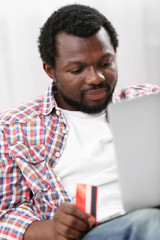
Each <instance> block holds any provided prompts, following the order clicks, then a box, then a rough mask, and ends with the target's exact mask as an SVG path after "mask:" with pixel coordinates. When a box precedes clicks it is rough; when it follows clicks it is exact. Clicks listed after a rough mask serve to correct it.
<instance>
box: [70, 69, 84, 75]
mask: <svg viewBox="0 0 160 240" xmlns="http://www.w3.org/2000/svg"><path fill="white" fill-rule="evenodd" d="M83 70H84V68H77V69H75V70H70V72H71V73H73V74H78V73H81V72H83Z"/></svg>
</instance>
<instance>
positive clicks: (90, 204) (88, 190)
mask: <svg viewBox="0 0 160 240" xmlns="http://www.w3.org/2000/svg"><path fill="white" fill-rule="evenodd" d="M97 193H98V189H97V187H96V186H91V185H88V184H80V183H78V184H77V191H76V206H77V207H78V208H79V209H81V210H82V211H84V212H86V213H89V214H91V215H92V216H94V217H95V218H96V215H97Z"/></svg>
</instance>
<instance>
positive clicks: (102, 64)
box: [99, 60, 112, 67]
mask: <svg viewBox="0 0 160 240" xmlns="http://www.w3.org/2000/svg"><path fill="white" fill-rule="evenodd" d="M111 64H112V60H109V61H107V62H102V63H100V64H99V66H100V67H108V66H110V65H111Z"/></svg>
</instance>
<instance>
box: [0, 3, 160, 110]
mask: <svg viewBox="0 0 160 240" xmlns="http://www.w3.org/2000/svg"><path fill="white" fill-rule="evenodd" d="M75 2H77V3H81V4H86V5H90V6H92V7H95V8H97V9H98V10H100V11H101V12H102V13H103V14H105V15H106V17H107V18H108V19H109V20H110V21H111V22H112V23H113V25H114V26H115V28H116V29H117V31H118V33H119V39H120V47H119V49H118V65H119V82H118V88H119V89H120V88H121V87H123V86H125V85H129V84H134V83H142V82H148V83H153V84H158V85H160V77H159V76H160V1H159V0H134V1H131V0H100V1H97V0H87V1H85V0H80V1H69V0H59V1H58V0H57V1H54V0H0V111H4V110H6V109H8V108H11V107H13V106H16V105H18V104H20V103H23V102H25V101H27V100H29V99H31V98H34V97H36V96H37V95H40V94H43V92H44V91H45V90H46V89H47V87H48V85H49V84H50V82H51V80H50V79H49V78H48V77H47V76H46V74H45V73H44V72H43V69H42V63H41V60H40V57H39V53H38V50H37V38H38V36H39V28H40V27H41V26H42V25H43V24H44V22H45V21H46V19H47V18H48V17H49V15H50V14H51V13H52V12H53V11H54V10H56V9H57V8H59V7H60V6H63V5H65V4H68V3H75Z"/></svg>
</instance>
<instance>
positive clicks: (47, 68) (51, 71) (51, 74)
mask: <svg viewBox="0 0 160 240" xmlns="http://www.w3.org/2000/svg"><path fill="white" fill-rule="evenodd" d="M43 69H44V71H45V72H46V73H47V75H48V76H49V77H50V78H52V80H53V81H54V82H55V81H56V79H55V72H54V69H53V68H52V67H51V66H50V65H48V64H47V63H45V62H44V63H43Z"/></svg>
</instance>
